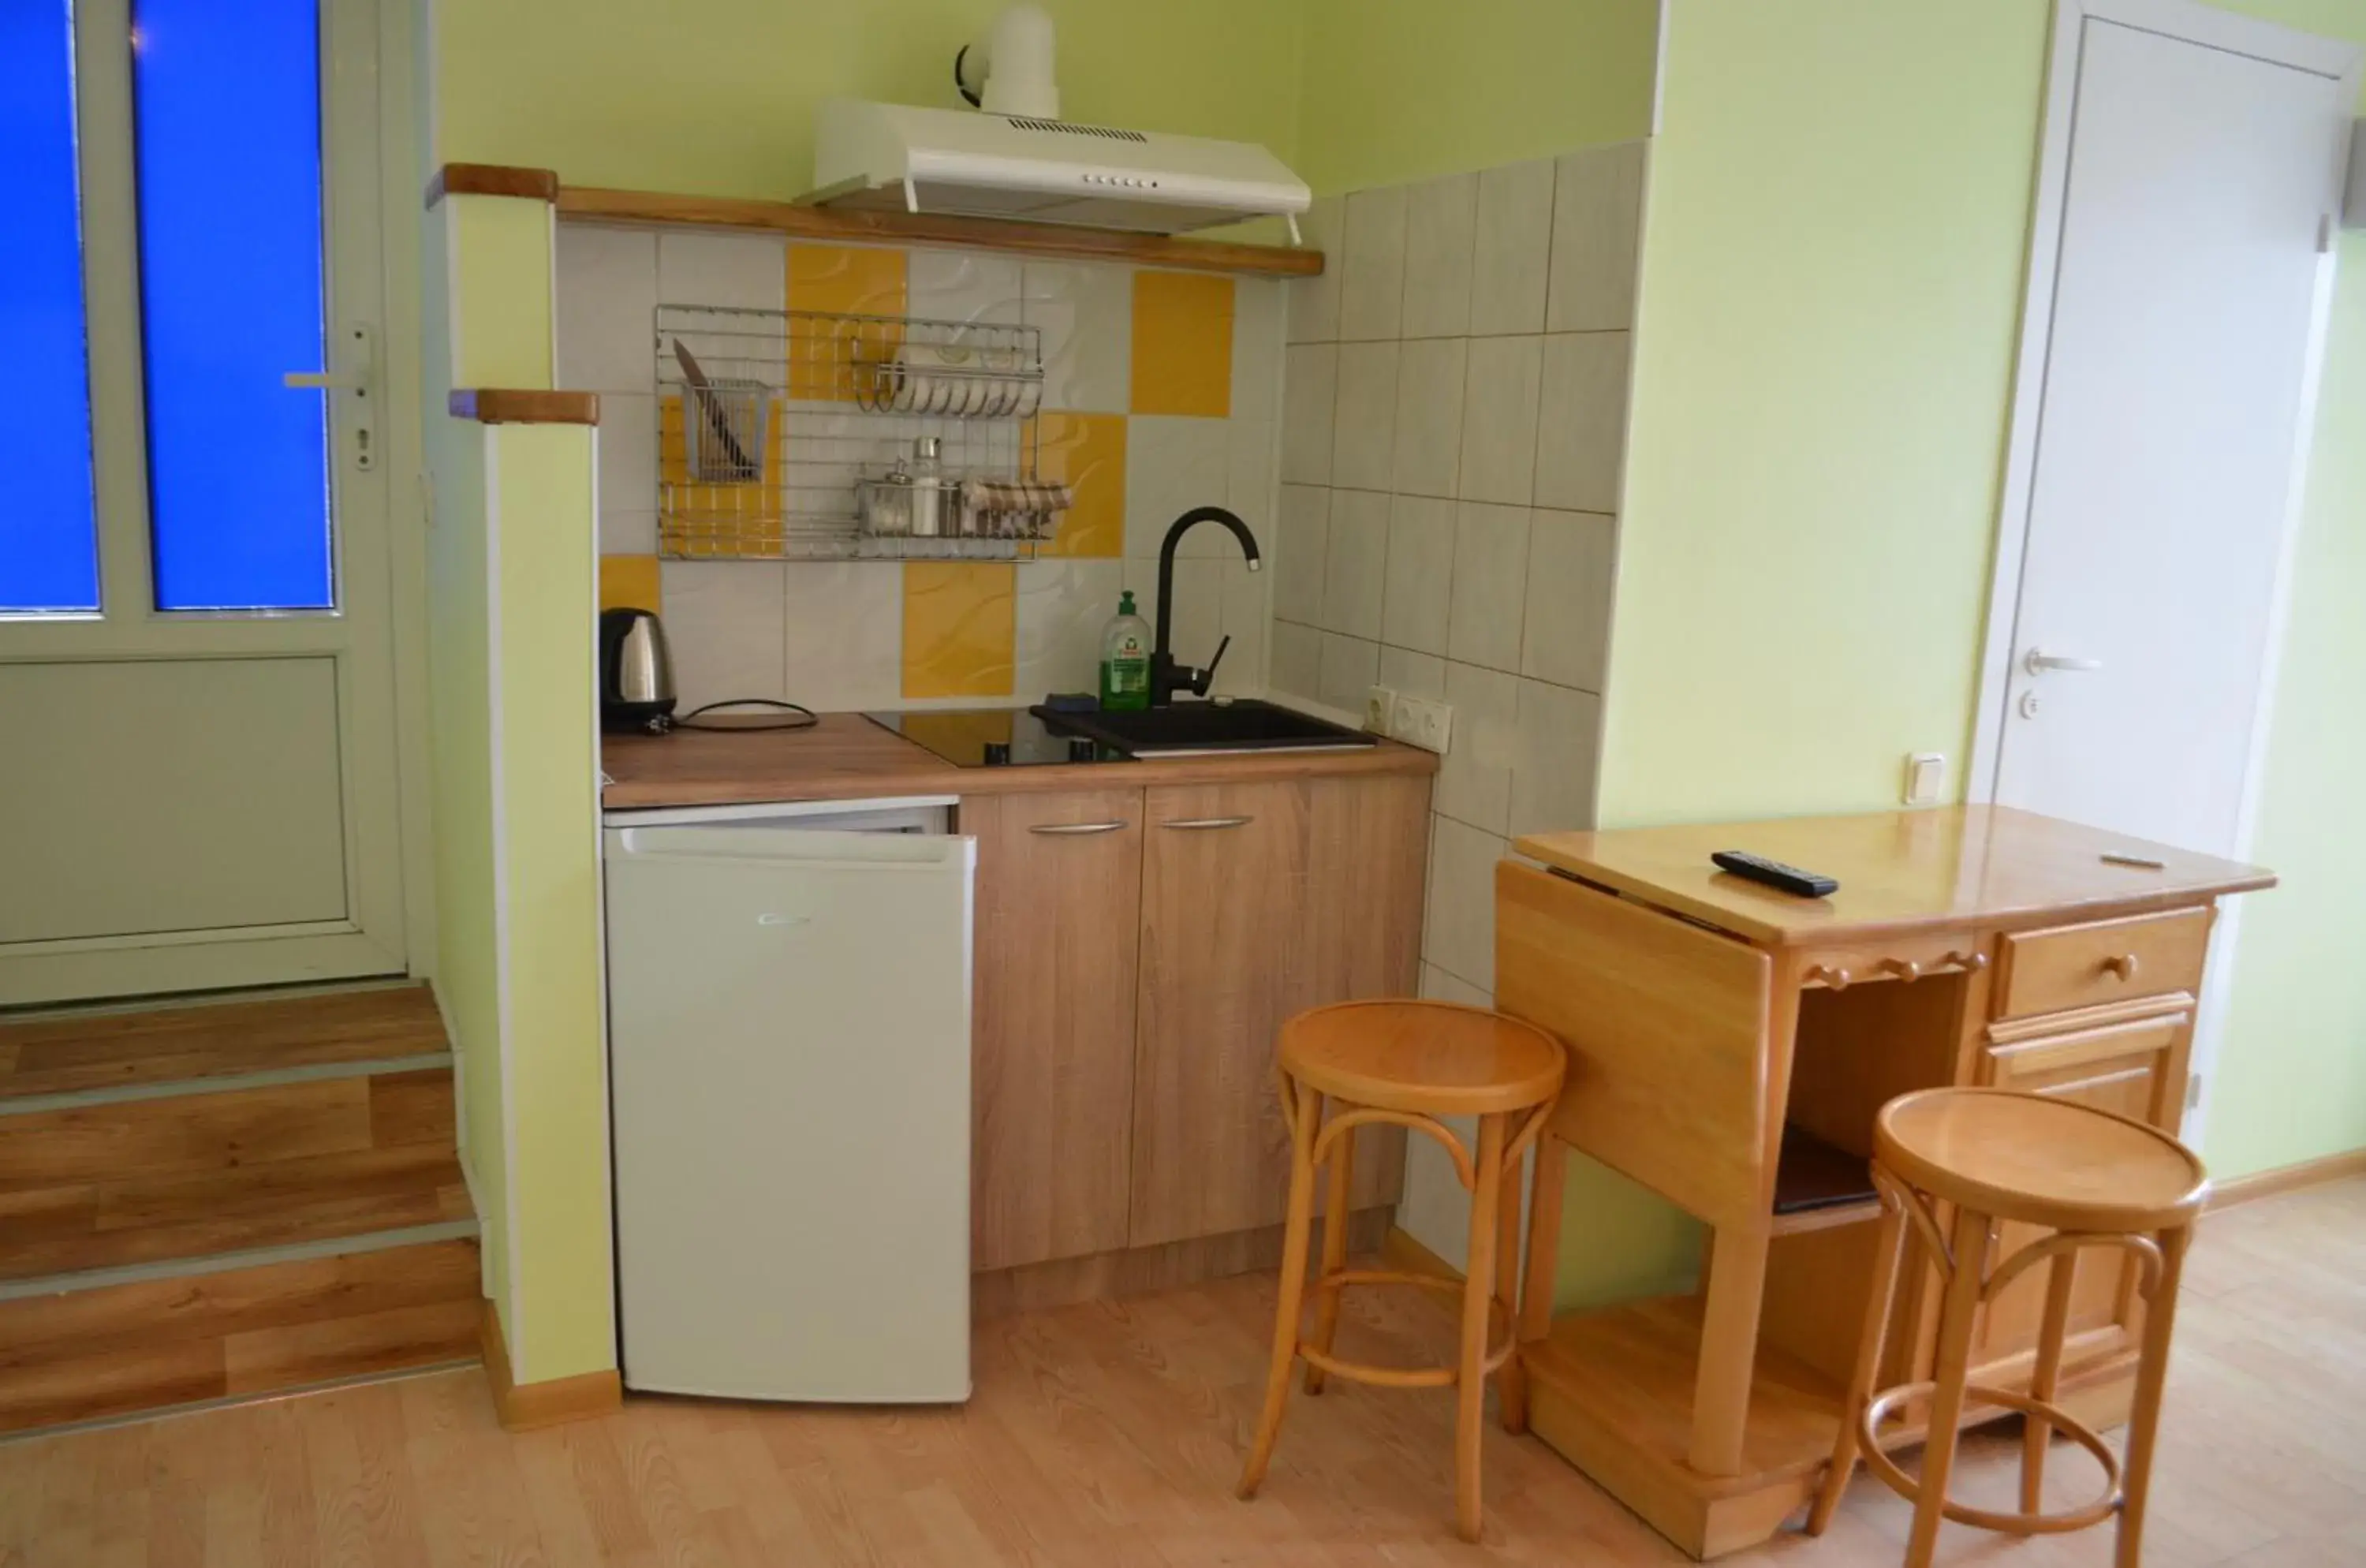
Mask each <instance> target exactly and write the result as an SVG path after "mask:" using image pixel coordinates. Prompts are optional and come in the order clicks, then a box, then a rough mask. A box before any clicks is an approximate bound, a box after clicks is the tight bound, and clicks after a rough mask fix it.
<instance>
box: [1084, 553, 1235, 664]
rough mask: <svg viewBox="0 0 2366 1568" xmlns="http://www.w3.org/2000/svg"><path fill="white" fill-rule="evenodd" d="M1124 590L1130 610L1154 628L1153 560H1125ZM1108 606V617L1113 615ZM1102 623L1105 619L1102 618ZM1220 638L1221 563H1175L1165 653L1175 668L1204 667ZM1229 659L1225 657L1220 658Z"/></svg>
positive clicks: (1155, 568) (1155, 581)
mask: <svg viewBox="0 0 2366 1568" xmlns="http://www.w3.org/2000/svg"><path fill="white" fill-rule="evenodd" d="M1125 586H1126V587H1128V588H1130V589H1132V591H1133V605H1134V608H1135V609H1136V610H1138V611H1140V612H1141V614H1142V618H1143V619H1144V620H1145V621H1148V622H1149V623H1150V624H1151V626H1153V627H1155V626H1157V625H1158V562H1157V560H1156V559H1155V558H1140V557H1135V558H1128V559H1127V560H1126V562H1125ZM1116 613H1117V611H1116V607H1115V606H1114V605H1113V604H1112V606H1111V607H1110V611H1109V615H1115V614H1116ZM1102 618H1103V619H1104V620H1106V619H1107V618H1108V616H1107V615H1104V616H1103V617H1102ZM1223 635H1224V563H1223V562H1222V561H1220V560H1185V559H1183V558H1180V557H1177V558H1176V561H1175V620H1174V624H1173V625H1172V626H1169V627H1168V628H1167V637H1168V643H1169V649H1170V651H1172V652H1173V653H1174V655H1175V660H1176V662H1177V663H1178V664H1195V665H1196V664H1205V663H1207V662H1208V660H1211V659H1213V658H1214V657H1215V656H1216V644H1217V643H1218V642H1220V641H1222V639H1223ZM1224 657H1225V658H1227V659H1230V658H1231V657H1232V655H1230V654H1229V653H1228V654H1226V655H1225V656H1224Z"/></svg>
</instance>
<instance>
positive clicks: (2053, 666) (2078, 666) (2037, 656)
mask: <svg viewBox="0 0 2366 1568" xmlns="http://www.w3.org/2000/svg"><path fill="white" fill-rule="evenodd" d="M2021 667H2022V669H2023V670H2026V671H2029V672H2030V673H2031V674H2033V675H2043V674H2045V672H2046V671H2048V670H2065V671H2068V670H2101V668H2102V667H2103V661H2102V660H2100V659H2072V658H2070V657H2068V656H2067V655H2065V654H2060V653H2044V652H2041V651H2039V650H2038V649H2034V648H2033V649H2030V650H2029V653H2028V656H2027V657H2026V658H2024V659H2022V661H2021Z"/></svg>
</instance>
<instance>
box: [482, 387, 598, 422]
mask: <svg viewBox="0 0 2366 1568" xmlns="http://www.w3.org/2000/svg"><path fill="white" fill-rule="evenodd" d="M447 406H448V407H449V408H450V410H451V412H452V417H453V418H454V419H473V420H475V421H476V422H477V423H479V424H597V423H600V394H599V393H597V392H541V391H530V390H525V389H516V388H506V387H456V388H454V389H452V397H451V400H450V401H449V403H448V405H447Z"/></svg>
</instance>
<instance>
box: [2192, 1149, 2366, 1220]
mask: <svg viewBox="0 0 2366 1568" xmlns="http://www.w3.org/2000/svg"><path fill="white" fill-rule="evenodd" d="M2353 1176H2366V1149H2351V1150H2349V1151H2348V1152H2347V1153H2345V1154H2338V1155H2327V1156H2325V1157H2324V1158H2322V1159H2312V1160H2303V1161H2302V1162H2301V1163H2300V1164H2298V1165H2285V1166H2278V1167H2277V1168H2275V1169H2273V1170H2255V1171H2253V1172H2252V1173H2251V1174H2250V1175H2248V1176H2238V1177H2236V1178H2235V1179H2233V1180H2231V1181H2221V1182H2218V1183H2216V1184H2215V1185H2214V1186H2213V1187H2212V1188H2211V1189H2210V1212H2211V1213H2217V1212H2218V1211H2219V1210H2221V1209H2231V1208H2234V1207H2235V1206H2236V1204H2238V1203H2255V1202H2257V1201H2259V1200H2260V1199H2262V1198H2273V1197H2277V1196H2279V1195H2280V1194H2282V1193H2285V1192H2297V1191H2299V1190H2302V1189H2303V1188H2304V1187H2322V1186H2324V1185H2325V1184H2326V1183H2327V1182H2328V1181H2346V1180H2348V1179H2349V1178H2350V1177H2353Z"/></svg>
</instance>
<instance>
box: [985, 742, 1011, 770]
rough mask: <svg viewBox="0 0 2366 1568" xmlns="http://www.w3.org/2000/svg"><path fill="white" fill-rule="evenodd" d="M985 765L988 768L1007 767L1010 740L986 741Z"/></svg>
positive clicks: (1008, 763)
mask: <svg viewBox="0 0 2366 1568" xmlns="http://www.w3.org/2000/svg"><path fill="white" fill-rule="evenodd" d="M1009 765H1010V742H1009V741H1008V740H989V741H987V742H986V766H987V767H989V768H1007V767H1008V766H1009Z"/></svg>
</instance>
